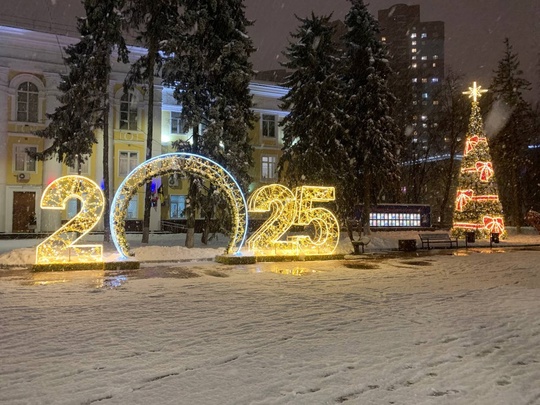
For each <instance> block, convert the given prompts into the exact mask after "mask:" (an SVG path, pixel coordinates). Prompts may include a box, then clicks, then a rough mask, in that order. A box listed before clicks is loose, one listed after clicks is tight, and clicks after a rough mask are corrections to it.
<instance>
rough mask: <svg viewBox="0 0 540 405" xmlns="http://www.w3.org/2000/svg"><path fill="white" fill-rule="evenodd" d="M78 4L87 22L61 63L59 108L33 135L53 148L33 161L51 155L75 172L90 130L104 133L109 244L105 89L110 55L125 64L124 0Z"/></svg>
mask: <svg viewBox="0 0 540 405" xmlns="http://www.w3.org/2000/svg"><path fill="white" fill-rule="evenodd" d="M83 5H84V9H85V12H86V17H85V18H79V20H78V23H77V28H78V30H79V33H80V34H81V40H80V41H79V42H78V43H76V44H74V45H70V46H68V47H67V48H66V54H67V56H66V57H65V59H64V60H65V63H66V66H67V67H68V69H69V73H68V74H67V75H63V76H62V81H61V83H60V85H59V86H58V89H59V90H60V91H61V92H62V94H61V95H60V96H59V101H60V103H61V105H60V106H59V107H57V108H56V109H55V111H54V112H53V113H52V114H50V115H48V118H49V119H50V123H49V125H48V126H47V127H46V128H45V129H43V130H42V131H38V132H37V133H36V134H37V135H38V136H41V137H43V138H48V139H52V140H53V143H52V145H51V146H50V147H48V148H47V149H45V150H44V151H43V152H42V153H40V154H38V155H37V156H36V157H37V158H38V159H49V158H51V157H52V156H54V155H56V157H57V160H58V161H59V162H63V163H65V164H66V165H68V166H71V167H80V164H82V163H83V162H84V160H85V159H87V158H88V157H89V156H90V155H91V153H92V147H93V145H94V144H95V143H97V138H96V135H95V130H96V129H100V128H101V129H102V130H103V131H102V132H103V177H104V179H103V180H104V181H103V183H104V194H105V207H104V228H105V232H104V239H105V241H110V228H109V211H110V210H109V205H110V199H111V195H110V194H111V193H110V176H109V133H108V127H109V92H108V85H109V76H110V72H111V55H112V52H113V50H115V49H116V51H117V53H118V61H122V62H124V63H127V60H128V56H127V55H128V51H127V47H126V45H125V41H124V38H123V36H122V15H121V13H120V11H119V10H120V9H121V8H122V6H123V0H84V2H83Z"/></svg>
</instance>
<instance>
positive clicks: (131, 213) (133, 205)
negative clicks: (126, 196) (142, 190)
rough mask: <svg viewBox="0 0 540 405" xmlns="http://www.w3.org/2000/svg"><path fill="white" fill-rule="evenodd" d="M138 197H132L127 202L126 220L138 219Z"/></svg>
mask: <svg viewBox="0 0 540 405" xmlns="http://www.w3.org/2000/svg"><path fill="white" fill-rule="evenodd" d="M138 206H139V196H138V195H134V196H133V197H131V200H129V204H128V209H127V214H126V219H137V217H138V215H139V214H138Z"/></svg>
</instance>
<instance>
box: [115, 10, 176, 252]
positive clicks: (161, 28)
mask: <svg viewBox="0 0 540 405" xmlns="http://www.w3.org/2000/svg"><path fill="white" fill-rule="evenodd" d="M125 14H126V16H127V22H128V25H129V27H130V28H131V29H133V30H135V32H136V34H137V35H136V39H137V41H138V42H139V43H141V44H142V46H145V47H146V49H147V53H146V54H145V55H143V56H141V57H140V58H139V59H138V60H137V61H135V62H134V63H133V64H132V65H131V69H130V71H129V73H128V75H127V76H126V80H125V81H124V89H125V91H126V92H127V91H129V90H130V89H133V87H134V86H135V84H142V85H143V86H144V87H145V88H146V89H147V91H148V103H147V110H148V120H147V129H146V159H147V160H148V159H150V158H151V157H152V149H153V142H154V136H153V133H154V81H155V77H156V76H157V75H158V74H159V71H160V70H161V67H162V66H163V62H164V58H163V57H162V53H161V51H162V44H165V43H166V41H168V40H170V39H171V29H170V27H171V26H172V25H173V24H175V23H176V22H177V21H178V19H179V1H178V0H152V1H146V0H127V5H126V9H125ZM151 199H152V191H151V183H150V182H148V183H147V184H146V192H145V199H144V217H143V233H142V243H148V241H149V238H150V208H151V207H152V201H151Z"/></svg>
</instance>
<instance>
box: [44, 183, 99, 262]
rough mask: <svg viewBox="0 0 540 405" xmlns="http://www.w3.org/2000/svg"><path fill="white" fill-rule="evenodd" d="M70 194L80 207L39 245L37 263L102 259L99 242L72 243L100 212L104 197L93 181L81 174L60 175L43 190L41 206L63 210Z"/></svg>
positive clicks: (88, 228)
mask: <svg viewBox="0 0 540 405" xmlns="http://www.w3.org/2000/svg"><path fill="white" fill-rule="evenodd" d="M72 198H77V199H79V200H80V201H81V210H80V211H79V212H78V213H77V215H76V216H75V217H73V218H72V219H71V220H70V221H69V222H67V223H66V224H65V225H64V226H62V227H61V228H60V229H58V230H57V231H56V232H54V233H53V234H52V235H51V236H49V237H48V238H47V239H45V240H44V241H43V242H42V243H40V244H39V245H38V247H37V248H36V264H50V263H65V262H79V263H90V262H100V261H103V246H102V245H75V243H76V242H77V241H78V240H79V239H81V238H82V237H83V236H84V235H86V234H87V233H88V232H90V231H91V230H92V228H94V226H96V224H97V223H98V222H99V220H100V219H101V215H102V214H103V206H104V203H105V197H104V196H103V192H102V191H101V189H100V188H99V186H98V185H97V184H96V183H95V182H93V181H92V180H90V179H88V178H86V177H82V176H64V177H60V178H58V179H56V180H54V181H53V182H52V183H51V184H49V185H48V186H47V188H46V189H45V191H44V192H43V196H42V197H41V208H42V209H50V210H64V209H66V203H67V202H68V201H69V200H70V199H72Z"/></svg>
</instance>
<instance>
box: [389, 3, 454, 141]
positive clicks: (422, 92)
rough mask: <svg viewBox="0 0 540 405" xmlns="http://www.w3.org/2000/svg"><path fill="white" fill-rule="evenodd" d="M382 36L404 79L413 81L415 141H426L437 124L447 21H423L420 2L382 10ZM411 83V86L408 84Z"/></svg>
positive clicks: (411, 101) (411, 108) (395, 68)
mask: <svg viewBox="0 0 540 405" xmlns="http://www.w3.org/2000/svg"><path fill="white" fill-rule="evenodd" d="M378 19H379V25H380V30H381V40H382V42H384V43H385V44H386V46H387V49H388V52H389V54H390V57H391V62H390V65H391V66H392V69H393V70H394V71H395V72H396V73H397V75H398V80H399V81H400V82H401V83H407V82H408V83H410V86H411V87H410V90H411V92H410V97H411V100H410V103H411V105H410V106H409V108H410V109H409V108H408V109H409V111H411V112H412V114H411V115H412V123H411V125H412V131H413V132H412V135H413V142H426V141H427V140H428V139H429V132H430V129H432V128H435V127H436V126H437V115H438V114H437V113H438V111H439V108H440V107H439V100H438V99H437V94H438V93H439V89H440V88H441V86H442V82H443V79H444V23H443V22H442V21H420V6H417V5H412V6H408V5H406V4H396V5H394V6H392V7H390V8H388V9H386V10H379V13H378ZM407 87H408V86H407Z"/></svg>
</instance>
